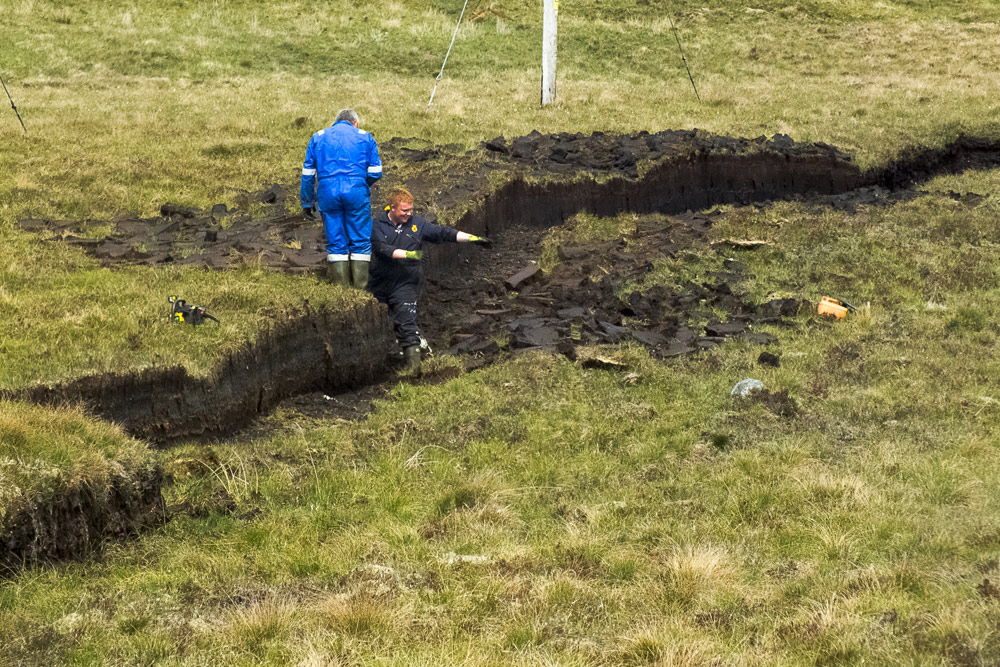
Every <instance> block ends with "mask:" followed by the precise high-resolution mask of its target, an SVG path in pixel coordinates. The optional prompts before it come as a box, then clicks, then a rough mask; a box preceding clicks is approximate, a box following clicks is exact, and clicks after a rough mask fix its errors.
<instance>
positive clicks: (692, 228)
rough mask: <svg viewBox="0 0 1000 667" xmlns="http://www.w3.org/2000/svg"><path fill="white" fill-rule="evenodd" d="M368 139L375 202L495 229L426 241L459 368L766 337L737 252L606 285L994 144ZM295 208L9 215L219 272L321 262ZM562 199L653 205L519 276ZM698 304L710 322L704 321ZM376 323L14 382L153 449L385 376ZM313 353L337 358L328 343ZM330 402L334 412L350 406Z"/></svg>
mask: <svg viewBox="0 0 1000 667" xmlns="http://www.w3.org/2000/svg"><path fill="white" fill-rule="evenodd" d="M382 153H383V159H384V162H385V163H386V165H387V169H386V173H387V177H386V178H385V179H383V180H384V182H383V183H382V184H381V185H380V186H378V187H377V188H376V191H375V193H373V206H374V207H376V208H377V207H379V206H380V205H381V203H382V202H381V198H382V197H381V196H380V192H385V191H387V189H388V188H390V187H392V186H394V185H407V186H409V187H410V189H411V190H412V191H413V192H414V193H415V195H416V197H417V205H418V208H419V209H420V210H421V211H424V212H426V213H428V214H429V216H428V217H431V218H434V217H436V215H438V214H440V216H441V220H442V221H443V222H446V223H448V224H454V225H455V226H457V227H458V228H459V229H462V230H464V231H470V232H473V233H477V234H480V235H487V236H490V237H491V238H494V239H495V240H496V241H497V244H496V247H495V248H494V249H492V250H490V251H486V250H483V249H482V248H479V247H470V246H468V245H466V244H462V245H446V246H439V247H431V248H430V249H428V251H427V252H426V253H425V268H426V277H427V283H426V286H425V291H424V296H423V301H422V305H421V322H422V324H423V326H424V327H425V331H424V333H425V336H426V337H428V338H429V339H430V340H431V343H432V346H433V348H434V349H435V350H436V351H437V352H438V353H443V352H446V351H447V352H451V353H453V354H462V355H465V357H466V358H468V359H469V360H470V361H469V363H470V365H473V366H474V365H476V364H478V363H488V362H489V361H490V360H492V359H494V358H496V357H497V356H499V355H503V354H510V353H518V352H520V351H524V350H532V349H543V350H555V351H557V352H560V353H562V354H565V355H566V356H568V357H570V358H573V357H574V355H575V350H576V348H577V347H579V346H590V345H593V344H601V343H620V342H623V341H631V342H634V343H637V344H641V345H644V346H646V347H647V348H649V349H650V351H651V352H652V353H653V354H654V355H657V356H660V357H663V358H668V357H672V356H676V355H680V354H690V353H693V352H697V351H699V350H703V349H708V348H711V347H712V346H714V345H717V344H719V343H720V342H722V341H723V340H725V339H726V338H730V337H743V338H746V339H748V340H750V341H752V342H755V343H760V344H765V345H766V344H770V343H772V342H773V339H772V338H771V337H769V336H767V335H764V334H761V333H760V332H757V331H755V330H754V329H755V327H757V326H759V325H762V324H776V323H780V322H781V321H782V318H783V317H787V316H789V315H792V314H794V313H795V312H796V311H797V309H798V307H799V304H798V303H797V302H795V301H794V300H792V301H788V302H772V303H768V304H752V303H748V302H746V301H745V299H743V298H742V297H741V296H740V295H739V294H737V293H736V292H735V290H734V287H735V286H736V285H738V284H739V282H740V281H741V280H743V279H745V278H747V277H748V276H745V275H743V272H742V268H741V267H739V266H738V265H732V266H728V267H727V269H726V271H725V272H723V275H719V276H716V277H714V278H713V279H712V280H710V281H708V282H706V283H704V284H700V285H694V284H689V285H683V286H679V287H677V288H676V289H672V290H667V289H665V288H653V289H648V290H647V289H637V290H633V291H630V292H628V297H627V300H625V301H622V300H621V299H619V298H618V297H617V296H616V294H618V293H619V292H620V291H621V287H622V285H623V284H625V283H627V282H628V281H639V280H640V279H641V277H642V276H643V275H644V274H645V273H648V271H649V269H650V267H651V266H652V265H653V263H654V262H655V261H656V260H657V258H659V257H671V256H675V254H676V253H677V252H679V251H681V250H683V249H684V248H687V247H690V246H691V245H692V244H699V243H700V244H703V243H704V242H705V239H706V236H705V234H706V232H707V230H708V229H709V227H710V225H711V216H709V215H707V214H703V213H697V212H698V211H706V210H708V209H710V208H711V207H712V206H715V205H718V204H736V205H743V204H750V203H755V202H756V203H760V202H767V201H772V200H776V199H788V198H806V199H808V200H810V201H815V202H817V204H818V205H830V206H833V207H836V208H843V209H845V210H851V208H852V207H856V206H858V205H860V204H868V203H883V202H885V201H888V200H891V199H893V198H896V199H899V198H904V197H909V196H914V195H913V193H912V191H911V190H906V189H904V188H908V187H910V186H911V185H912V184H913V183H915V182H918V181H920V180H922V179H925V178H927V177H929V176H930V175H933V174H936V173H942V172H947V171H958V170H961V169H965V168H969V167H973V166H987V165H995V164H997V163H1000V145H998V144H996V143H992V142H987V141H980V140H975V139H962V140H960V141H958V142H956V143H955V144H953V145H952V146H949V147H947V148H945V149H941V150H927V151H919V152H914V153H912V154H910V155H907V156H904V157H903V158H901V159H899V160H897V161H894V162H893V163H891V164H889V165H886V166H884V167H881V168H878V169H873V170H869V171H866V172H863V171H861V170H860V169H859V168H858V167H857V166H856V165H855V164H854V163H853V162H852V161H851V158H850V156H848V155H846V154H844V153H843V152H841V151H839V150H837V149H836V148H834V147H831V146H828V145H825V144H799V143H797V142H794V141H792V140H791V139H790V138H788V137H785V136H782V135H777V136H775V137H772V138H770V139H767V138H765V137H758V138H756V139H734V138H730V137H718V136H712V135H707V134H705V133H702V132H698V131H668V132H660V133H655V134H650V133H645V132H643V133H639V134H636V135H614V134H604V133H594V134H592V135H589V136H585V135H582V134H568V133H561V134H552V135H542V134H539V133H537V132H535V133H532V134H529V135H527V136H525V137H518V138H515V139H513V140H511V141H510V142H508V141H506V140H505V139H504V138H502V137H498V138H497V139H494V140H491V141H488V142H484V144H483V145H482V147H481V148H480V149H478V150H475V151H469V152H465V153H462V152H460V151H458V150H457V149H456V148H455V147H452V146H443V147H442V146H431V145H428V144H426V143H423V142H420V141H419V140H416V139H394V140H392V141H390V142H387V143H386V144H385V145H384V146H383V150H382ZM297 205H298V202H297V184H295V183H290V184H287V185H282V184H273V185H270V186H268V187H267V188H265V189H264V190H262V191H260V192H256V193H249V192H246V193H243V194H242V195H241V197H240V198H239V200H238V202H237V205H236V207H235V208H234V209H233V210H230V209H229V208H227V207H226V206H224V205H216V206H214V207H212V208H211V209H210V210H208V211H204V210H198V209H195V208H191V207H187V206H183V205H178V204H173V203H167V204H164V205H163V206H162V207H161V209H160V215H159V216H157V217H153V218H135V217H126V218H122V219H119V220H116V221H112V222H100V221H99V222H94V221H89V222H84V223H70V222H65V221H50V220H38V219H29V220H23V221H21V227H22V228H23V229H25V230H29V231H33V232H35V233H38V234H39V235H41V236H42V237H43V238H48V239H51V240H52V241H53V242H64V243H70V244H74V245H78V246H81V247H83V248H84V249H85V250H86V251H87V252H88V253H91V254H92V255H93V256H94V257H96V258H97V259H98V260H99V261H101V262H102V263H103V264H104V265H106V266H110V267H114V266H119V265H122V264H144V265H150V266H157V265H170V264H183V265H192V266H203V267H206V268H209V269H225V268H229V267H232V266H236V265H239V264H241V263H244V262H248V261H252V262H254V263H260V264H263V265H266V266H269V267H272V268H274V269H275V270H280V271H286V272H290V273H301V272H305V271H312V270H316V269H318V268H319V267H321V266H322V265H323V259H324V255H325V252H324V249H323V241H322V230H321V228H320V226H319V225H318V224H317V223H312V222H307V221H305V220H303V219H302V217H301V216H300V215H289V213H288V210H297ZM581 211H588V212H591V213H594V214H597V215H615V214H618V213H621V212H626V211H629V212H633V213H638V214H647V213H657V214H666V215H667V216H670V217H668V218H667V219H666V223H665V224H663V225H662V226H661V227H660V228H653V227H649V226H643V227H642V228H637V229H636V230H635V232H634V233H633V234H631V235H630V236H628V237H626V238H624V239H620V240H616V241H610V242H602V243H589V244H571V245H567V246H566V247H564V248H561V249H560V253H561V255H560V256H561V259H562V261H561V262H560V265H559V266H558V267H557V268H556V269H555V270H554V271H553V272H551V273H550V274H545V275H541V274H540V273H539V272H537V271H534V270H532V269H531V268H530V266H529V263H530V260H532V259H534V258H537V257H538V256H539V252H540V245H539V244H540V240H541V238H542V236H543V234H544V233H545V231H546V230H548V229H550V228H552V227H554V226H557V225H560V224H561V223H563V222H564V221H565V220H566V219H568V218H569V217H571V216H573V215H574V214H576V213H578V212H581ZM691 211H695V212H696V213H691ZM519 274H520V275H519ZM595 276H596V278H595ZM505 282H506V284H504V283H505ZM204 305H206V307H208V308H209V310H211V304H204ZM709 312H723V313H727V316H726V318H725V319H724V320H722V321H711V320H706V318H707V313H709ZM389 330H390V326H389V324H388V321H387V318H386V315H385V313H384V310H383V309H382V308H381V307H379V306H377V305H375V304H374V303H372V304H369V305H368V306H365V307H363V308H360V309H359V310H358V311H356V312H350V313H317V312H302V313H296V314H289V315H288V316H287V317H286V318H285V321H284V322H283V323H282V324H281V325H280V326H279V327H278V328H277V329H276V330H274V331H271V332H266V333H265V334H264V335H263V336H262V337H261V338H260V339H259V340H258V341H257V342H256V343H255V344H254V345H252V346H249V347H248V348H246V349H244V350H241V351H240V352H238V353H237V354H235V355H234V356H233V357H231V358H229V359H227V360H224V361H223V362H222V363H221V364H220V366H219V368H217V369H216V371H214V372H213V373H212V375H211V376H210V377H209V378H207V379H197V378H191V377H189V376H187V374H186V373H185V371H184V370H183V369H181V368H174V369H159V370H152V371H146V372H143V373H139V374H131V373H123V374H115V375H105V376H101V377H88V378H81V379H79V380H76V381H74V382H71V383H67V384H64V385H59V386H52V387H49V386H45V387H37V386H36V387H32V388H29V389H28V390H26V391H24V392H22V393H21V394H20V396H21V397H25V398H28V399H30V400H35V401H38V402H43V403H58V402H63V401H74V402H82V403H84V404H86V405H89V406H90V407H91V409H92V410H93V411H94V412H95V413H96V414H99V415H101V416H102V417H104V418H107V419H111V420H114V421H117V422H120V423H122V424H123V425H124V426H125V427H126V429H127V430H128V431H129V432H131V433H133V434H135V435H138V436H140V437H144V438H147V439H149V440H151V441H153V442H156V443H166V442H170V441H172V440H176V439H181V438H204V437H208V436H215V435H221V434H225V433H229V432H232V431H233V430H234V429H237V428H240V427H241V426H243V425H245V424H246V423H248V421H249V420H251V419H253V418H255V417H257V416H259V415H261V414H264V413H266V412H267V411H268V410H270V409H271V408H272V407H273V406H274V405H275V404H276V403H277V402H278V401H279V400H281V399H282V398H286V397H288V396H292V395H295V394H302V393H305V392H313V395H317V394H318V395H321V396H341V395H344V394H345V392H350V391H357V390H359V389H362V388H364V387H366V386H368V385H371V384H373V383H377V382H379V380H380V379H382V378H386V377H388V375H387V374H388V373H390V372H391V367H390V365H389V363H388V361H387V357H386V352H387V351H388V350H391V348H392V343H391V341H390V340H389ZM498 341H506V342H504V344H500V343H498ZM331 350H341V351H342V352H341V353H340V354H338V355H336V356H334V355H333V354H332V352H331ZM324 400H325V399H324ZM338 400H339V399H338ZM365 400H367V399H363V398H362V399H359V401H361V402H364V401H365ZM349 403H350V405H345V406H344V408H343V412H344V414H348V413H350V412H351V411H352V410H354V409H356V403H351V402H349Z"/></svg>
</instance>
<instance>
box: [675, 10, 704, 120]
mask: <svg viewBox="0 0 1000 667" xmlns="http://www.w3.org/2000/svg"><path fill="white" fill-rule="evenodd" d="M667 18H668V19H670V29H671V30H673V31H674V39H675V40H677V50H678V51H680V52H681V60H683V61H684V69H686V70H687V73H688V78H689V79H691V87H692V88H694V96H695V97H697V98H698V101H699V102H701V95H699V94H698V86H696V85H694V77H693V76H691V68H690V67H688V60H687V58H685V57H684V49H682V48H681V38H680V37H678V36H677V26H675V25H674V19H673V17H670V16H668V17H667Z"/></svg>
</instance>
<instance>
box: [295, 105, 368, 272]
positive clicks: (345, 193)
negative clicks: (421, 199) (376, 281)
mask: <svg viewBox="0 0 1000 667" xmlns="http://www.w3.org/2000/svg"><path fill="white" fill-rule="evenodd" d="M381 177H382V160H381V159H380V158H379V155H378V146H376V145H375V139H374V138H373V137H372V135H370V134H368V133H367V132H365V131H364V130H361V129H358V114H356V113H354V110H352V109H344V110H342V111H340V112H339V113H338V114H337V120H336V121H335V122H334V124H333V125H332V126H330V127H328V128H325V129H322V130H320V131H319V132H317V133H316V134H314V135H313V136H312V139H310V140H309V147H308V148H306V159H305V162H303V163H302V185H301V187H300V190H299V198H300V199H301V200H302V209H303V214H304V216H305V217H306V219H308V220H315V219H316V208H317V204H318V205H319V212H320V213H321V214H322V216H323V229H324V231H325V232H326V260H327V276H328V277H329V279H330V282H332V283H334V284H337V285H353V286H354V287H357V288H358V289H364V287H365V285H366V284H367V282H368V262H369V261H370V260H371V252H372V246H371V234H372V217H371V200H370V196H371V185H372V184H373V183H374V182H375V181H377V180H378V179H379V178H381ZM317 182H318V183H317Z"/></svg>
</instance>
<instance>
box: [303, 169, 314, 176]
mask: <svg viewBox="0 0 1000 667" xmlns="http://www.w3.org/2000/svg"><path fill="white" fill-rule="evenodd" d="M302 175H303V176H315V175H316V170H315V169H305V168H303V169H302Z"/></svg>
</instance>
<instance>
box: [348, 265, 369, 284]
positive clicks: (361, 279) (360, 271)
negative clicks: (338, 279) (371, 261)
mask: <svg viewBox="0 0 1000 667" xmlns="http://www.w3.org/2000/svg"><path fill="white" fill-rule="evenodd" d="M351 286H352V287H354V288H356V289H365V288H366V287H368V262H362V261H360V260H357V259H352V260H351Z"/></svg>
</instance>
